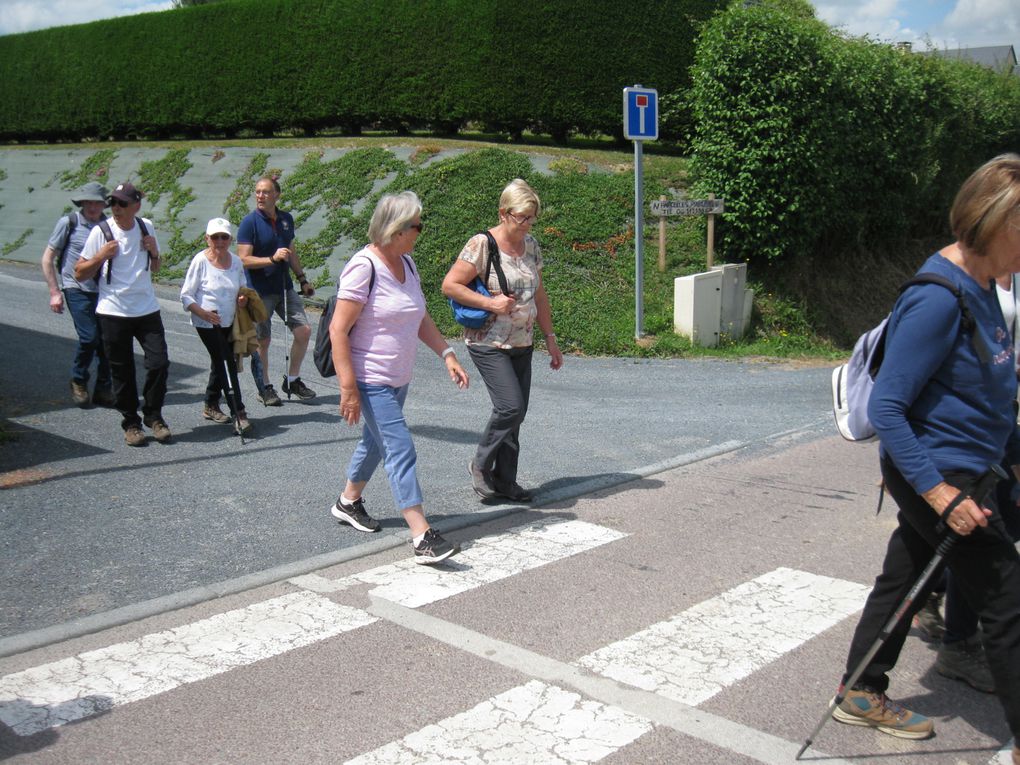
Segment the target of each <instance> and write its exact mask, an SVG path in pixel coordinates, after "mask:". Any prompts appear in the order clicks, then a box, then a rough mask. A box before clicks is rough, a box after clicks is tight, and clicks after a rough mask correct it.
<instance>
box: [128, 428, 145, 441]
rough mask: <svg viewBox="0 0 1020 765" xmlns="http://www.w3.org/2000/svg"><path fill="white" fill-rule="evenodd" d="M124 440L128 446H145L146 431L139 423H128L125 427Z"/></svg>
mask: <svg viewBox="0 0 1020 765" xmlns="http://www.w3.org/2000/svg"><path fill="white" fill-rule="evenodd" d="M124 442H125V443H126V444H127V445H128V446H145V433H143V432H142V429H141V428H140V427H138V426H137V425H128V426H127V427H126V428H125V429H124Z"/></svg>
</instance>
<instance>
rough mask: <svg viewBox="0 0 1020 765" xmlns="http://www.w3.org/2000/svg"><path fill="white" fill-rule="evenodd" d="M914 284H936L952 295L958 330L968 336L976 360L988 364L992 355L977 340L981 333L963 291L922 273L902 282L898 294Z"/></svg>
mask: <svg viewBox="0 0 1020 765" xmlns="http://www.w3.org/2000/svg"><path fill="white" fill-rule="evenodd" d="M915 284H938V285H939V286H940V287H945V288H946V289H947V290H949V291H950V292H952V293H953V296H954V297H955V298H956V303H957V305H958V306H959V307H960V329H961V330H963V331H964V332H966V333H968V334H970V342H971V345H973V346H974V352H975V353H977V357H978V360H979V361H980V362H981V363H982V364H987V363H988V362H990V361H991V360H992V354H991V352H990V351H989V350H988V348H987V347H986V346H985V344H984V343H983V342H981V340H980V338H979V335H980V334H981V333H980V332H979V331H978V328H977V322H976V321H975V320H974V314H972V313H971V312H970V308H969V307H968V306H967V299H966V298H965V297H964V295H963V290H961V289H960V287H959V286H958V285H956V284H954V283H953V282H951V281H950V280H949V279H947V278H946V277H944V276H939V275H938V274H933V273H929V272H927V271H923V272H921V273H919V274H915V275H914V276H913V277H911V278H910V279H907V280H906V281H905V282H903V284H901V285H900V294H903V292H905V291H906V289H907V288H908V287H913V286H914V285H915Z"/></svg>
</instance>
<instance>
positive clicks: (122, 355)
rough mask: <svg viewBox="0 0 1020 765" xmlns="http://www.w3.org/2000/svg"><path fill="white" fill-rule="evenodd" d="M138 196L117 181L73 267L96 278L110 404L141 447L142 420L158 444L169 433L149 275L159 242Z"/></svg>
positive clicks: (162, 354)
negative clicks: (140, 366)
mask: <svg viewBox="0 0 1020 765" xmlns="http://www.w3.org/2000/svg"><path fill="white" fill-rule="evenodd" d="M143 196H144V195H143V194H142V192H141V191H139V190H138V189H136V188H135V187H134V186H133V185H132V184H130V183H121V184H119V185H118V186H117V187H116V188H115V189H114V190H113V191H111V192H110V197H109V199H110V208H111V212H112V213H113V215H112V216H111V217H110V219H109V220H107V221H105V222H104V223H103V224H102V225H101V226H97V227H96V228H95V230H93V231H92V233H90V234H89V238H88V239H87V240H86V241H85V246H84V247H83V248H82V253H81V260H79V261H78V269H77V273H78V276H79V277H82V276H98V279H99V304H98V305H97V307H96V315H97V316H98V317H99V324H100V326H102V328H103V343H104V346H105V348H106V355H107V356H109V358H110V369H111V371H112V373H113V393H114V396H115V397H116V404H115V406H116V407H117V410H118V411H119V412H120V414H121V417H122V419H121V427H122V428H123V429H124V440H125V441H126V442H127V444H128V445H129V446H145V443H146V440H145V433H144V432H143V431H142V426H143V425H144V426H145V427H147V428H149V429H151V430H152V435H153V437H154V438H155V439H156V440H157V441H159V442H160V443H166V442H168V441H169V440H170V438H171V436H172V434H171V433H170V428H169V427H168V426H167V424H166V421H165V420H164V419H163V400H164V399H165V398H166V383H167V376H168V370H169V369H170V358H169V355H168V354H167V347H166V332H165V330H164V329H163V319H162V317H161V316H160V313H159V301H158V300H157V299H156V293H155V291H154V290H153V289H152V274H153V273H155V272H156V271H158V270H159V262H160V261H159V242H157V241H156V236H155V233H154V231H153V228H152V221H150V220H148V219H147V218H141V217H139V216H138V210H139V208H140V207H141V205H142V197H143ZM136 339H137V340H138V343H139V345H141V347H142V354H143V356H144V358H145V386H144V387H143V389H142V398H143V401H142V415H141V417H139V416H138V384H137V381H136V380H135V358H134V341H135V340H136Z"/></svg>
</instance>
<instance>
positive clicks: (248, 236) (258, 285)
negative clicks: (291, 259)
mask: <svg viewBox="0 0 1020 765" xmlns="http://www.w3.org/2000/svg"><path fill="white" fill-rule="evenodd" d="M293 241H294V218H293V217H291V214H290V213H288V212H284V211H283V210H277V211H276V223H275V225H274V224H273V221H271V220H270V219H269V216H267V215H266V214H265V213H264V212H262V211H261V210H252V211H251V212H250V213H248V214H247V215H245V216H244V220H242V221H241V225H240V226H238V227H237V243H238V244H250V245H251V247H252V254H253V255H254V256H255V257H257V258H268V257H270V256H271V255H273V253H275V252H276V251H277V250H278V249H280V248H281V247H287V248H290V246H291V244H292V243H293ZM248 281H249V282H250V283H251V286H252V289H254V290H255V291H256V292H258V293H259V294H260V295H282V294H283V290H284V289H288V290H290V289H293V288H294V282H292V281H291V279H290V268H289V267H288V265H287V264H286V263H274V264H273V265H271V266H267V267H266V268H251V269H248Z"/></svg>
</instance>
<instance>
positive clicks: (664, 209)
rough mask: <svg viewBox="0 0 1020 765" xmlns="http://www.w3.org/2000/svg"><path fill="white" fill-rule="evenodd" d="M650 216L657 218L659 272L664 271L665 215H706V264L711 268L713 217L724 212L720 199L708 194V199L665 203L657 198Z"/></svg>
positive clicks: (713, 251) (713, 234)
mask: <svg viewBox="0 0 1020 765" xmlns="http://www.w3.org/2000/svg"><path fill="white" fill-rule="evenodd" d="M651 207H652V215H658V216H659V271H665V270H666V216H667V215H685V216H690V215H707V216H708V257H707V259H706V262H707V264H708V267H709V268H711V267H712V266H713V265H714V263H715V216H716V215H719V214H721V213H723V212H725V211H726V210H725V206H724V204H723V200H722V199H716V198H715V194H709V195H708V199H675V200H672V201H667V200H666V198H665V197H659V198H658V199H657V200H654V201H653V202H652V205H651Z"/></svg>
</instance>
